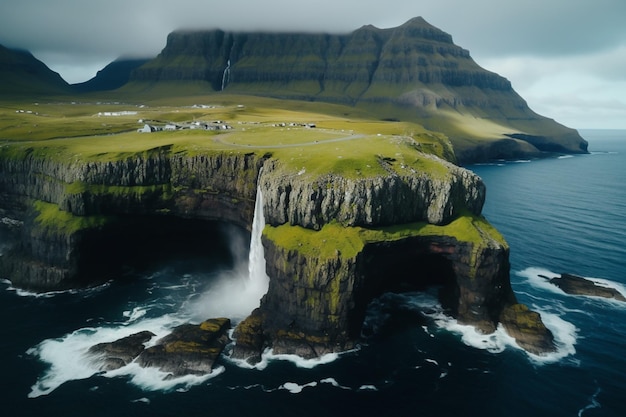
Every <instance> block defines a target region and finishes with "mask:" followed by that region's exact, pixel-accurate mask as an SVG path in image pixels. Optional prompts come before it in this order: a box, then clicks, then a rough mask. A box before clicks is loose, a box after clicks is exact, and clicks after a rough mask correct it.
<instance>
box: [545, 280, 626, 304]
mask: <svg viewBox="0 0 626 417" xmlns="http://www.w3.org/2000/svg"><path fill="white" fill-rule="evenodd" d="M542 278H546V279H547V280H548V281H549V282H550V283H551V284H554V285H556V286H557V287H559V288H560V289H562V290H563V291H564V292H565V293H567V294H573V295H588V296H592V297H604V298H611V299H614V300H618V301H624V302H626V297H624V295H623V294H622V293H620V292H619V291H617V290H616V289H615V288H609V287H603V286H601V285H598V284H596V283H595V282H593V281H592V280H590V279H586V278H583V277H580V276H577V275H573V274H565V273H563V274H561V276H560V277H554V278H548V277H546V276H543V275H542Z"/></svg>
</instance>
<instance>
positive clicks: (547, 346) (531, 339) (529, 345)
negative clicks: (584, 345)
mask: <svg viewBox="0 0 626 417" xmlns="http://www.w3.org/2000/svg"><path fill="white" fill-rule="evenodd" d="M500 321H501V322H502V325H503V326H504V328H505V329H506V331H507V332H508V333H509V334H510V335H511V336H512V337H514V338H515V340H516V342H517V344H518V345H519V346H521V347H522V348H524V349H525V350H527V351H528V352H531V353H534V354H537V355H541V354H544V353H545V352H550V351H554V350H556V349H555V345H554V335H553V334H552V332H551V331H550V330H548V329H547V328H546V326H545V325H544V324H543V322H542V321H541V316H540V315H539V313H537V312H534V311H531V310H529V309H528V307H527V306H525V305H524V304H512V305H509V306H507V307H505V308H504V310H503V311H502V315H501V316H500Z"/></svg>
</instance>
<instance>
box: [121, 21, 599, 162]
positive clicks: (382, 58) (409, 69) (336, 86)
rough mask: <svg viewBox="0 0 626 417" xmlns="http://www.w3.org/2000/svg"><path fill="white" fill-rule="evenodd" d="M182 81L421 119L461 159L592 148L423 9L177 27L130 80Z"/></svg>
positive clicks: (150, 83)
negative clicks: (390, 18)
mask: <svg viewBox="0 0 626 417" xmlns="http://www.w3.org/2000/svg"><path fill="white" fill-rule="evenodd" d="M172 82H174V83H181V82H193V83H197V84H198V83H199V84H200V85H203V86H204V88H206V90H209V91H222V90H223V91H225V92H229V93H241V94H256V95H262V96H269V97H278V98H290V99H302V100H318V101H326V102H333V103H341V104H348V105H352V106H358V107H363V108H366V109H371V110H372V111H374V112H376V114H378V115H379V116H380V118H384V119H402V120H416V121H419V123H421V124H423V125H424V126H425V127H427V128H429V129H432V130H435V131H439V132H443V133H445V134H446V135H448V136H449V137H450V139H451V140H452V142H453V144H454V145H455V151H456V154H457V158H458V159H459V161H460V162H471V161H477V160H484V159H494V158H515V157H520V156H538V155H541V154H544V153H545V152H565V153H585V152H586V151H587V142H586V141H585V140H584V139H582V138H581V137H580V135H579V134H578V133H577V132H576V131H575V130H573V129H569V128H566V127H565V126H562V125H560V124H558V123H556V122H555V121H553V120H551V119H547V118H545V117H542V116H540V115H538V114H536V113H534V112H533V111H532V110H531V109H530V108H529V107H528V105H527V103H526V102H525V101H524V100H523V99H522V98H521V97H520V96H519V95H518V94H517V93H516V92H515V91H514V90H513V88H512V86H511V83H510V82H509V81H508V80H507V79H505V78H503V77H501V76H499V75H498V74H495V73H493V72H489V71H487V70H485V69H483V68H481V67H480V66H479V65H478V64H477V63H476V62H474V60H473V59H472V58H471V56H470V54H469V52H468V51H467V50H465V49H463V48H461V47H459V46H457V45H455V44H454V43H453V41H452V37H451V36H450V35H449V34H447V33H445V32H443V31H441V30H440V29H438V28H436V27H434V26H432V25H430V24H429V23H427V22H426V21H425V20H424V19H422V18H421V17H417V18H414V19H411V20H409V21H408V22H406V23H405V24H403V25H401V26H399V27H396V28H391V29H379V28H376V27H374V26H371V25H368V26H363V27H361V28H360V29H358V30H355V31H354V32H352V33H349V34H343V35H333V34H310V33H266V32H256V33H255V32H225V31H221V30H211V31H176V32H173V33H171V34H170V35H169V36H168V38H167V44H166V46H165V48H164V49H163V50H162V52H161V53H160V54H159V55H158V56H157V57H156V58H155V59H153V60H151V61H149V62H147V63H145V64H144V65H142V66H141V67H139V68H137V69H135V70H134V71H133V72H132V73H131V77H130V83H129V87H130V86H135V87H138V86H141V87H142V88H157V87H158V86H160V85H161V86H163V85H171V84H172Z"/></svg>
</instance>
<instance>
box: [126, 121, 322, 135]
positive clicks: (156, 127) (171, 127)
mask: <svg viewBox="0 0 626 417" xmlns="http://www.w3.org/2000/svg"><path fill="white" fill-rule="evenodd" d="M139 123H143V127H141V128H139V129H137V132H138V133H152V132H161V131H176V130H187V129H188V130H196V129H198V130H231V129H233V127H232V126H231V125H230V124H228V123H226V122H224V121H223V120H215V121H212V122H204V121H194V122H189V123H165V124H163V123H162V122H160V123H159V122H156V121H154V122H151V121H144V120H141V119H140V120H139ZM238 123H239V124H243V123H244V122H238ZM271 126H273V127H305V128H308V129H312V128H315V127H316V125H315V123H294V122H291V123H285V122H281V123H274V124H272V125H271Z"/></svg>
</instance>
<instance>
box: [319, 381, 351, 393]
mask: <svg viewBox="0 0 626 417" xmlns="http://www.w3.org/2000/svg"><path fill="white" fill-rule="evenodd" d="M320 384H330V385H332V386H333V387H336V388H341V389H344V390H351V389H352V388H350V387H346V386H344V385H341V384H340V383H339V382H337V380H336V379H335V378H324V379H322V380H320Z"/></svg>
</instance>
